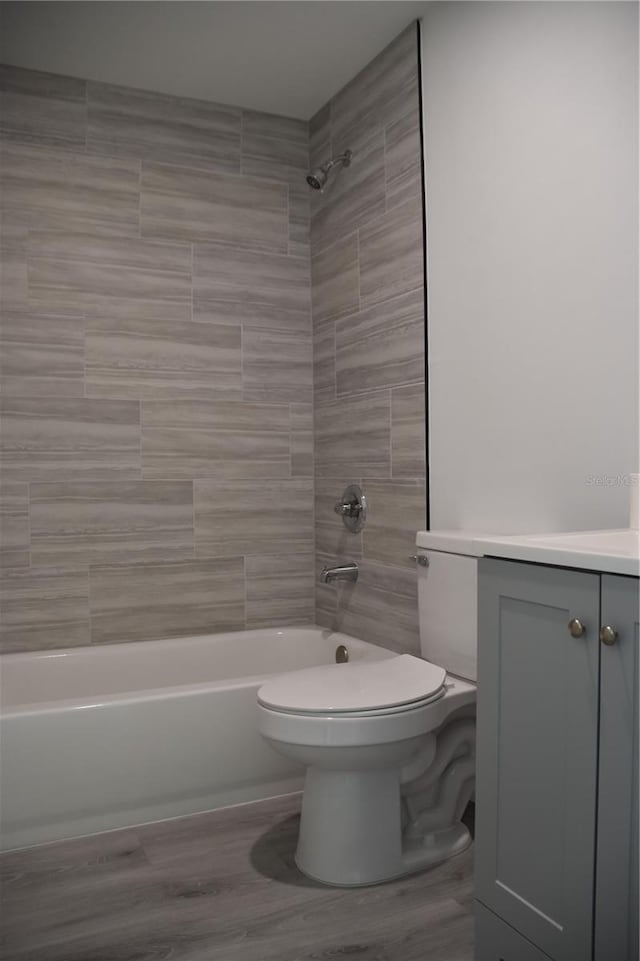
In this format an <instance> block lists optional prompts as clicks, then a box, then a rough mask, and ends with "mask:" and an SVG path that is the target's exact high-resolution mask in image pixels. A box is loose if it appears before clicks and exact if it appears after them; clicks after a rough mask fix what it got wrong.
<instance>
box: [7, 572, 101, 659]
mask: <svg viewBox="0 0 640 961" xmlns="http://www.w3.org/2000/svg"><path fill="white" fill-rule="evenodd" d="M0 608H1V609H2V616H1V617H0V650H1V651H2V652H3V653H10V652H11V651H31V650H34V649H41V650H42V649H45V648H54V647H72V646H75V645H78V644H88V643H89V600H88V577H87V573H86V571H68V570H67V571H55V570H54V571H37V570H30V571H16V570H9V571H6V570H5V571H3V572H2V574H1V575H0Z"/></svg>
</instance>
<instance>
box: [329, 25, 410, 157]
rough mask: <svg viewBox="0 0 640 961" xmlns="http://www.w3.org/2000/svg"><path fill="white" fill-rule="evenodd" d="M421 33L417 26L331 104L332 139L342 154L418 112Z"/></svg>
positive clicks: (362, 71)
mask: <svg viewBox="0 0 640 961" xmlns="http://www.w3.org/2000/svg"><path fill="white" fill-rule="evenodd" d="M417 45H418V38H417V30H416V25H415V24H414V23H413V24H411V25H410V26H409V27H407V29H406V30H405V31H404V32H403V33H402V34H401V35H400V36H399V37H397V38H396V39H395V40H394V41H392V43H390V44H389V46H388V47H386V48H385V49H384V50H383V51H382V53H380V54H379V55H378V56H377V57H376V58H375V60H372V61H371V63H369V64H367V66H366V67H365V68H364V70H361V71H360V73H359V74H358V75H357V76H356V77H354V78H353V80H351V81H350V82H349V83H348V84H347V85H346V86H345V87H343V88H342V90H340V91H339V93H337V94H336V96H335V97H333V99H332V101H331V136H332V141H333V147H334V150H338V152H340V151H342V150H344V148H345V146H346V147H348V146H349V144H350V143H354V142H355V140H356V138H361V137H363V136H366V135H367V134H368V132H369V131H370V130H371V129H373V128H375V127H378V126H381V127H385V126H387V125H388V124H390V123H392V122H394V121H397V120H398V119H399V118H400V117H402V116H403V115H404V114H407V113H414V114H415V112H417V110H418V70H417V56H418V54H417Z"/></svg>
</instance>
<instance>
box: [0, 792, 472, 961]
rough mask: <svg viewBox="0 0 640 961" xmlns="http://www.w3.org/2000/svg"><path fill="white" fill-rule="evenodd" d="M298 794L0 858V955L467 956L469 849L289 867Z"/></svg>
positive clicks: (76, 960) (210, 959)
mask: <svg viewBox="0 0 640 961" xmlns="http://www.w3.org/2000/svg"><path fill="white" fill-rule="evenodd" d="M299 805H300V799H299V797H298V796H291V797H288V798H276V799H274V800H271V801H262V802H257V803H255V804H247V805H244V806H242V807H236V808H228V809H226V810H223V811H215V812H212V813H209V814H202V815H197V816H195V817H190V818H181V819H178V820H174V821H165V822H162V823H159V824H151V825H146V826H144V827H140V828H134V829H127V830H123V831H113V832H110V833H109V834H102V835H96V836H94V837H90V838H82V839H79V840H75V841H63V842H60V843H57V844H49V845H44V846H41V847H38V848H31V849H27V850H24V851H17V852H12V853H8V854H5V855H3V856H2V857H0V883H1V885H2V892H1V893H2V903H3V913H2V951H1V955H2V958H3V959H4V961H332V959H345V958H352V959H354V961H471V959H472V957H473V916H472V893H473V888H472V857H473V855H472V849H470V850H469V851H467V852H465V853H464V854H462V855H460V856H458V857H456V858H452V859H451V860H449V861H447V862H446V863H445V864H442V865H440V866H439V867H437V868H434V869H432V870H431V871H427V872H424V873H423V874H418V875H414V876H413V877H410V878H403V879H401V880H399V881H393V882H391V883H388V884H381V885H377V886H375V887H368V888H350V889H345V888H332V887H328V886H325V885H321V884H318V883H316V882H314V881H311V880H309V879H308V878H306V877H304V876H303V875H302V874H301V873H300V872H299V871H298V870H297V868H296V867H295V864H294V860H293V855H294V851H295V845H296V839H297V831H298V821H299Z"/></svg>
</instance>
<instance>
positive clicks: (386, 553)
mask: <svg viewBox="0 0 640 961" xmlns="http://www.w3.org/2000/svg"><path fill="white" fill-rule="evenodd" d="M363 487H364V490H365V491H366V494H367V506H368V517H367V524H366V527H365V529H364V531H363V535H362V536H363V540H364V556H365V557H366V558H367V559H369V560H375V561H380V562H382V563H384V564H392V565H394V566H395V567H406V568H408V569H409V570H411V571H412V572H414V571H415V561H412V560H410V559H409V558H410V556H411V555H412V554H415V539H416V531H418V530H422V529H423V528H424V526H425V523H426V508H427V498H426V489H425V483H424V481H421V480H420V481H386V480H383V481H380V480H367V479H366V478H365V479H364V480H363Z"/></svg>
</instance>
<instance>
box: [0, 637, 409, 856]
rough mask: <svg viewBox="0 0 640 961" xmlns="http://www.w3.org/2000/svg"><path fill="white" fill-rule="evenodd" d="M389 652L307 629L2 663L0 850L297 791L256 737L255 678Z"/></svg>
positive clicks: (287, 766)
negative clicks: (340, 655) (339, 655)
mask: <svg viewBox="0 0 640 961" xmlns="http://www.w3.org/2000/svg"><path fill="white" fill-rule="evenodd" d="M338 644H345V645H346V646H347V648H348V650H349V655H350V658H351V659H359V658H371V659H380V658H384V657H391V656H393V655H392V654H391V652H389V651H386V650H384V649H382V648H380V647H375V646H374V645H371V644H366V643H365V642H364V641H360V640H356V639H355V638H352V637H347V636H346V635H344V634H336V633H332V632H331V631H326V630H323V629H321V628H317V627H299V628H292V627H288V628H284V629H282V630H276V629H270V630H258V631H243V632H238V633H231V634H218V635H208V636H204V637H182V638H178V639H176V640H163V641H145V642H142V643H133V644H109V645H101V646H100V647H82V648H70V649H66V650H55V651H45V652H38V653H32V654H6V655H4V656H3V657H1V658H0V669H1V689H0V690H1V706H2V718H1V726H2V730H1V735H0V737H1V740H0V773H1V777H0V826H1V832H0V833H1V846H2V848H4V849H11V848H18V847H24V846H27V845H31V844H40V843H42V842H45V841H53V840H56V839H59V838H68V837H76V836H79V835H82V834H92V833H94V832H97V831H107V830H111V829H112V828H118V827H124V826H128V825H134V824H142V823H145V822H148V821H156V820H161V819H163V818H171V817H178V816H181V815H185V814H194V813H196V812H199V811H209V810H212V809H214V808H218V807H224V806H226V805H230V804H238V803H241V802H244V801H252V800H256V799H257V798H266V797H273V796H275V795H278V794H285V793H288V792H290V791H297V790H299V789H300V788H301V787H302V769H300V768H298V767H296V766H295V765H294V764H293V763H291V762H288V761H286V760H285V759H284V758H282V757H280V756H279V755H277V754H276V753H275V752H274V751H273V750H272V749H271V748H270V747H269V746H268V745H267V744H266V743H265V742H264V741H263V740H262V738H261V737H260V735H259V734H258V733H257V730H256V691H257V689H258V687H259V686H260V684H262V683H263V681H264V680H265V678H266V677H268V676H270V675H273V674H281V673H283V672H285V671H291V670H297V669H299V668H303V667H311V666H313V665H317V664H330V663H332V662H333V661H334V659H335V649H336V647H337V645H338Z"/></svg>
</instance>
